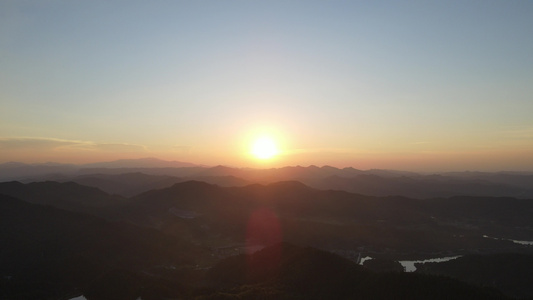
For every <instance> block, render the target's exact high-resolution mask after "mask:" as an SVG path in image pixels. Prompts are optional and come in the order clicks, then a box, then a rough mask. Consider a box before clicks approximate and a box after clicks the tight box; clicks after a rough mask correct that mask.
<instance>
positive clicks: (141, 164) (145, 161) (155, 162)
mask: <svg viewBox="0 0 533 300" xmlns="http://www.w3.org/2000/svg"><path fill="white" fill-rule="evenodd" d="M79 167H80V168H188V167H199V165H195V164H191V163H187V162H181V161H166V160H161V159H157V158H153V157H148V158H139V159H119V160H115V161H110V162H99V163H90V164H83V165H80V166H79Z"/></svg>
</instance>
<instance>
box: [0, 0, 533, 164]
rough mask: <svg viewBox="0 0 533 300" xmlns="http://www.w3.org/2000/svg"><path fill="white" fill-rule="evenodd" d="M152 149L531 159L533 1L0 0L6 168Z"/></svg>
mask: <svg viewBox="0 0 533 300" xmlns="http://www.w3.org/2000/svg"><path fill="white" fill-rule="evenodd" d="M264 136H267V137H270V138H271V139H272V140H274V141H275V142H276V144H277V147H278V149H279V154H278V155H277V156H275V157H273V158H271V159H268V160H259V159H256V158H254V157H253V156H252V155H251V154H250V149H251V147H252V144H253V141H254V140H255V139H257V138H259V137H264ZM141 157H158V158H161V159H165V160H177V161H186V162H191V163H197V164H203V165H227V166H235V167H280V166H285V165H303V166H306V165H318V166H322V165H331V166H335V167H348V166H351V167H354V168H359V169H371V168H379V169H399V170H412V171H452V170H457V171H459V170H480V171H499V170H516V171H533V1H503V0H502V1H286V0H284V1H244V0H242V1H98V0H95V1H66V0H65V1H54V0H43V1H25V0H20V1H19V0H16V1H15V0H0V163H2V162H8V161H21V162H27V163H40V162H48V161H54V162H62V163H87V162H96V161H107V160H115V159H122V158H141Z"/></svg>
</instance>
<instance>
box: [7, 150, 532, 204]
mask: <svg viewBox="0 0 533 300" xmlns="http://www.w3.org/2000/svg"><path fill="white" fill-rule="evenodd" d="M132 173H136V174H137V175H126V174H132ZM139 173H142V174H144V175H140V174H139ZM147 175H150V176H154V177H150V178H148V177H146V176H147ZM143 176H144V177H143ZM141 178H144V179H142V180H141ZM9 180H18V181H23V182H34V181H45V180H54V181H61V182H65V181H74V182H78V183H80V184H84V185H89V186H93V187H98V188H100V189H102V190H104V191H106V192H108V193H112V194H119V195H122V196H128V197H129V196H133V195H135V194H138V193H142V192H145V191H148V190H150V189H154V188H164V187H168V186H171V185H172V184H174V183H177V182H182V181H187V180H201V181H205V182H209V183H214V184H218V185H221V186H243V185H246V184H251V183H260V184H268V183H272V182H278V181H294V180H296V181H300V182H303V183H305V184H307V185H309V186H311V187H314V188H318V189H326V190H327V189H331V190H343V191H349V192H353V193H360V194H366V195H372V196H388V195H401V196H406V197H414V198H431V197H451V196H459V195H463V196H482V197H485V196H486V197H503V196H508V197H517V198H522V199H526V198H533V174H531V173H516V172H497V173H487V172H451V173H441V174H431V175H427V174H418V173H413V172H404V171H395V170H358V169H354V168H343V169H339V168H335V167H331V166H323V167H318V166H308V167H302V166H288V167H282V168H270V169H249V168H232V167H227V166H216V167H204V166H198V165H194V164H190V163H183V162H176V161H163V160H159V159H155V158H143V159H133V160H118V161H113V162H102V163H93V164H86V165H61V164H53V163H47V164H36V165H27V164H21V163H5V164H1V165H0V181H9Z"/></svg>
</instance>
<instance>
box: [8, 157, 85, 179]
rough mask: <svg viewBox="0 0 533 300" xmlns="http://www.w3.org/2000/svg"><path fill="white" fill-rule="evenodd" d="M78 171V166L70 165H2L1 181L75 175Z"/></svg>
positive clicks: (15, 163)
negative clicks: (54, 175)
mask: <svg viewBox="0 0 533 300" xmlns="http://www.w3.org/2000/svg"><path fill="white" fill-rule="evenodd" d="M77 170H78V167H77V166H75V165H69V164H56V163H44V164H24V163H19V162H8V163H3V164H0V181H8V180H20V179H24V178H27V177H39V176H45V175H49V174H73V173H75V172H76V171H77Z"/></svg>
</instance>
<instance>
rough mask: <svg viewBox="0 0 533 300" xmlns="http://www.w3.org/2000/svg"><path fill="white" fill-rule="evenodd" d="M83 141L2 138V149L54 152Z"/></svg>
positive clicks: (0, 146) (0, 139) (0, 147)
mask: <svg viewBox="0 0 533 300" xmlns="http://www.w3.org/2000/svg"><path fill="white" fill-rule="evenodd" d="M82 143H84V142H82V141H74V140H62V139H54V138H32V137H11V138H0V149H8V150H54V149H57V148H60V147H65V146H73V145H78V144H82Z"/></svg>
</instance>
